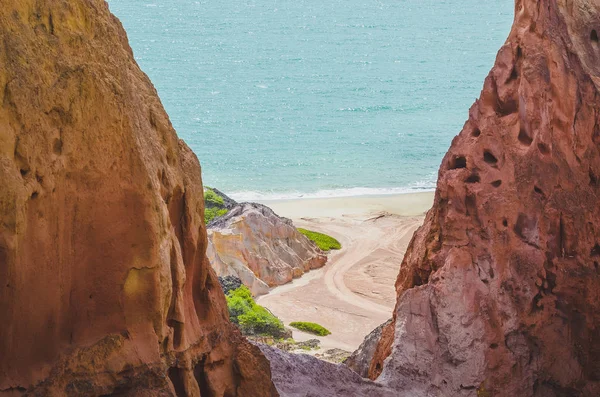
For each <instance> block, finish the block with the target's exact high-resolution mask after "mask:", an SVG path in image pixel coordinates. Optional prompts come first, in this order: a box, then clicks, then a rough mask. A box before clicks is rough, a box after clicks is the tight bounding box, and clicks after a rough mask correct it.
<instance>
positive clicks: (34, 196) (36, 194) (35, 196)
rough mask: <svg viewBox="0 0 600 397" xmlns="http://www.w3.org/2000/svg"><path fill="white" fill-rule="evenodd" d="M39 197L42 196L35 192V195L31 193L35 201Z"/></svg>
mask: <svg viewBox="0 0 600 397" xmlns="http://www.w3.org/2000/svg"><path fill="white" fill-rule="evenodd" d="M39 195H40V194H39V193H38V192H33V193H31V199H32V200H35V199H36V198H38V196H39Z"/></svg>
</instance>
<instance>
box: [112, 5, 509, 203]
mask: <svg viewBox="0 0 600 397" xmlns="http://www.w3.org/2000/svg"><path fill="white" fill-rule="evenodd" d="M108 3H109V6H110V9H111V11H112V12H113V13H114V14H116V15H117V16H118V17H119V18H120V20H121V21H122V23H123V25H124V26H125V29H126V30H127V33H128V35H129V40H130V43H131V46H132V48H133V50H134V54H135V57H136V60H137V61H138V63H139V64H140V66H141V68H142V69H143V70H144V71H145V72H146V73H147V74H148V75H149V77H150V78H151V79H152V82H153V83H154V85H155V86H156V88H157V90H158V93H159V95H160V97H161V100H162V102H163V104H164V106H165V108H166V110H167V112H168V113H169V116H170V118H171V121H172V123H173V125H174V127H175V129H176V130H177V132H178V134H179V136H180V137H181V138H183V139H184V140H185V141H186V142H187V144H188V145H189V146H190V147H191V148H192V150H193V151H194V152H195V153H196V154H197V155H198V158H199V159H200V162H201V164H202V171H203V172H202V174H203V179H204V184H205V185H207V186H214V187H217V188H219V189H220V190H223V191H224V192H226V193H228V194H231V195H232V196H233V197H234V198H237V199H240V200H260V199H274V198H296V197H327V196H348V195H362V194H384V193H402V192H412V191H424V190H431V189H433V188H434V187H435V181H436V177H437V170H438V168H439V165H440V162H441V159H442V157H443V155H444V153H445V152H446V150H447V149H448V147H449V145H450V142H451V140H452V138H453V137H454V136H455V135H456V134H458V132H460V130H461V128H462V126H463V124H464V122H465V121H466V119H467V118H468V109H469V107H470V106H471V104H472V103H473V102H474V100H475V99H476V98H477V97H478V96H479V93H480V91H481V87H482V86H483V80H484V78H485V76H486V75H487V73H488V71H489V70H490V68H491V67H492V65H493V62H494V59H495V56H496V52H497V51H498V49H499V48H500V46H501V45H502V44H503V43H504V41H505V40H506V37H507V35H508V33H509V31H510V26H511V24H512V20H513V8H514V2H513V0H495V1H491V0H483V1H482V0H455V1H448V0H435V1H434V0H393V1H392V0H343V1H342V0H328V1H327V0H326V1H322V0H321V1H316V0H263V1H258V0H237V1H231V0H221V1H207V0H202V1H191V0H166V1H161V2H159V1H148V0H109V1H108Z"/></svg>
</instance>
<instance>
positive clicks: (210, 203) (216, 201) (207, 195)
mask: <svg viewBox="0 0 600 397" xmlns="http://www.w3.org/2000/svg"><path fill="white" fill-rule="evenodd" d="M204 202H205V203H206V206H207V207H219V208H223V207H224V206H225V201H224V200H223V197H221V196H219V195H218V194H217V193H215V191H214V190H212V189H211V188H206V190H205V191H204Z"/></svg>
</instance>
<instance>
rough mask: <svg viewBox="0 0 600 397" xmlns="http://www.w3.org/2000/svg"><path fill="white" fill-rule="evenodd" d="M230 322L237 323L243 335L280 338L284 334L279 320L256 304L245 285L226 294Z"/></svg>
mask: <svg viewBox="0 0 600 397" xmlns="http://www.w3.org/2000/svg"><path fill="white" fill-rule="evenodd" d="M226 299H227V308H228V309H229V318H230V319H231V322H232V323H234V324H237V325H238V327H239V328H240V330H241V331H242V333H243V334H245V335H270V336H273V337H275V338H280V337H283V336H284V335H285V327H284V326H283V323H282V322H281V320H279V319H278V318H277V317H275V316H274V315H272V314H271V313H270V312H269V311H268V310H267V309H265V308H264V307H262V306H260V305H258V304H256V302H254V299H253V298H252V293H251V292H250V290H249V289H248V288H247V287H246V286H245V285H242V286H241V287H240V288H238V289H236V290H233V291H229V293H228V294H227V295H226Z"/></svg>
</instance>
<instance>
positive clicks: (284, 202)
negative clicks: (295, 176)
mask: <svg viewBox="0 0 600 397" xmlns="http://www.w3.org/2000/svg"><path fill="white" fill-rule="evenodd" d="M434 194H435V192H434V191H431V192H417V193H398V194H385V195H363V196H348V197H326V198H298V199H277V200H258V201H256V202H257V203H260V204H264V205H266V206H267V207H270V208H271V209H273V211H275V212H276V213H277V214H278V215H280V216H284V217H286V218H290V219H292V220H300V219H305V218H332V217H334V218H335V217H343V216H350V215H363V216H367V217H368V216H370V215H374V214H377V213H389V214H394V215H400V216H418V215H424V214H425V213H426V212H427V211H428V210H429V209H430V208H431V206H432V205H433V198H434Z"/></svg>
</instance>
